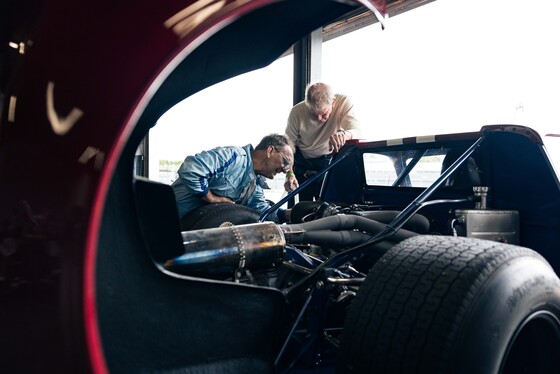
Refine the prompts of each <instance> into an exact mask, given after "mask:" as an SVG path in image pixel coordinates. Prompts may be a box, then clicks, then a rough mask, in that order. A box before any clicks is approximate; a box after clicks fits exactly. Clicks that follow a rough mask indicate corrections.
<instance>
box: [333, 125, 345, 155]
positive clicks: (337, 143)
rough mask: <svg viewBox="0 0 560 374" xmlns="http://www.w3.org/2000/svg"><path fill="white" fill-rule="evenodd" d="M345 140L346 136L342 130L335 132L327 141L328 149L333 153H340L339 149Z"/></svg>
mask: <svg viewBox="0 0 560 374" xmlns="http://www.w3.org/2000/svg"><path fill="white" fill-rule="evenodd" d="M346 140H347V136H346V132H345V131H344V130H342V131H340V130H339V131H337V132H335V133H334V134H332V135H331V137H330V139H329V149H330V150H331V151H332V152H333V153H338V151H340V148H342V146H343V145H344V143H346Z"/></svg>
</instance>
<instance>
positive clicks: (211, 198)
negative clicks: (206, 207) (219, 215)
mask: <svg viewBox="0 0 560 374" xmlns="http://www.w3.org/2000/svg"><path fill="white" fill-rule="evenodd" d="M202 200H204V201H206V202H207V203H210V204H216V203H232V204H233V200H231V199H230V198H229V197H224V196H219V195H214V194H213V193H212V191H208V193H207V194H206V196H203V197H202Z"/></svg>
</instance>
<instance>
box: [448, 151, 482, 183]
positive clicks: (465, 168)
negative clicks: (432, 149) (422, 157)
mask: <svg viewBox="0 0 560 374" xmlns="http://www.w3.org/2000/svg"><path fill="white" fill-rule="evenodd" d="M463 153H464V150H461V149H452V150H450V151H449V152H447V154H446V155H445V158H444V159H443V163H442V164H441V173H442V174H443V173H444V172H445V171H446V170H447V169H448V168H449V167H450V166H451V165H452V164H453V163H454V162H455V161H457V159H458V158H459V157H460V156H461V155H462V154H463ZM444 185H445V186H459V187H473V186H480V185H481V176H480V169H479V168H478V165H477V164H476V161H475V159H474V157H473V156H469V157H468V158H467V159H466V160H465V162H463V164H461V165H460V166H459V168H457V170H455V172H454V173H453V174H451V175H450V176H449V178H447V180H446V181H445V184H444Z"/></svg>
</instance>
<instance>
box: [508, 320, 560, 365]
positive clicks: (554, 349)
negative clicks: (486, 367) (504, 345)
mask: <svg viewBox="0 0 560 374" xmlns="http://www.w3.org/2000/svg"><path fill="white" fill-rule="evenodd" d="M558 352H560V320H559V319H558V317H557V316H555V315H554V314H553V313H552V312H550V311H539V312H536V313H533V314H532V315H530V316H529V317H528V318H527V319H526V320H525V321H524V322H523V323H522V324H521V325H520V326H519V327H518V329H517V330H516V332H515V334H514V336H513V339H512V340H511V342H510V343H509V346H508V349H507V353H506V355H505V360H504V361H503V362H502V370H501V371H500V372H501V373H507V374H515V373H552V372H554V370H557V369H558V367H560V355H558Z"/></svg>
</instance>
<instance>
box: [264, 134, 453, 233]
mask: <svg viewBox="0 0 560 374" xmlns="http://www.w3.org/2000/svg"><path fill="white" fill-rule="evenodd" d="M345 148H346V147H345ZM343 149H344V148H343ZM356 149H357V147H356V146H355V145H351V146H349V147H348V148H346V150H345V151H343V153H339V156H338V157H337V158H336V159H334V160H333V161H332V162H331V163H330V164H329V165H328V166H327V167H326V168H324V169H323V170H321V171H319V172H318V173H317V174H315V175H314V176H312V177H311V178H309V179H308V180H306V181H305V182H304V183H303V184H301V185H300V186H299V187H298V188H296V189H295V190H293V191H292V192H290V193H289V194H287V195H286V196H284V198H282V199H280V201H278V202H277V203H276V204H274V205H273V206H271V207H270V208H268V209H267V210H265V211H264V212H263V213H262V214H261V215H260V217H259V222H263V221H264V220H265V219H266V218H267V217H268V216H269V215H270V213H272V212H274V211H275V210H276V209H278V208H280V207H281V206H282V205H284V203H285V202H287V201H288V200H290V199H291V198H292V197H293V196H295V195H297V194H298V193H299V191H301V190H303V189H304V188H306V187H307V186H308V185H309V184H311V183H313V182H314V181H316V180H317V179H318V178H320V177H321V176H323V175H324V174H325V173H326V172H327V171H329V170H331V169H332V168H333V167H335V166H336V165H337V164H338V163H339V162H341V161H342V160H344V159H345V158H346V157H348V156H349V155H350V154H352V152H354V151H355V150H356ZM452 166H453V165H452Z"/></svg>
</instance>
